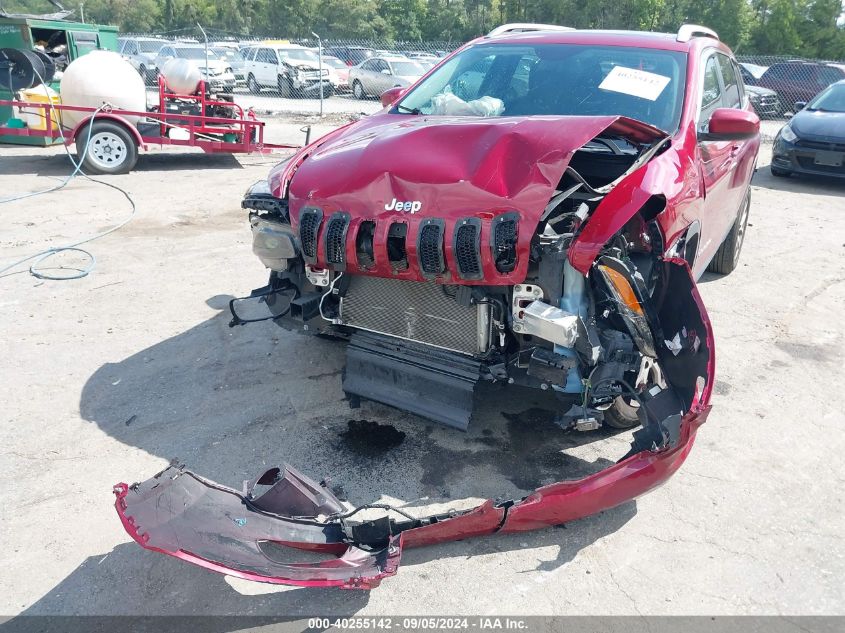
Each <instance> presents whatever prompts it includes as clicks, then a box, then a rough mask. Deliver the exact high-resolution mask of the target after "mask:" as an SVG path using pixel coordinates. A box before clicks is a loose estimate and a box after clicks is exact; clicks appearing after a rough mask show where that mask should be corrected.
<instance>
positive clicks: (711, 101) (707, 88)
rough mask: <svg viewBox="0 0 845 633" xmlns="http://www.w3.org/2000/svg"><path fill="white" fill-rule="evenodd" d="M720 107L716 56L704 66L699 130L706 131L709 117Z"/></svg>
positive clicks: (720, 98)
mask: <svg viewBox="0 0 845 633" xmlns="http://www.w3.org/2000/svg"><path fill="white" fill-rule="evenodd" d="M721 106H722V87H721V85H720V83H719V67H718V62H717V60H716V55H711V56H710V57H709V58H708V59H707V63H706V64H705V65H704V85H703V87H702V91H701V109H700V110H699V112H700V113H701V114H700V116H699V118H698V127H699V129H700V130H706V129H707V124H708V122H709V121H710V115H711V114H713V111H714V110H715V109H716V108H719V107H721Z"/></svg>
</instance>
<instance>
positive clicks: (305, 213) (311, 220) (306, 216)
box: [299, 209, 323, 264]
mask: <svg viewBox="0 0 845 633" xmlns="http://www.w3.org/2000/svg"><path fill="white" fill-rule="evenodd" d="M322 221H323V212H322V210H320V209H303V210H302V212H301V213H300V214H299V241H300V243H301V244H302V257H303V259H305V261H306V262H308V263H309V264H315V263H316V262H317V234H318V233H319V232H320V223H321V222H322Z"/></svg>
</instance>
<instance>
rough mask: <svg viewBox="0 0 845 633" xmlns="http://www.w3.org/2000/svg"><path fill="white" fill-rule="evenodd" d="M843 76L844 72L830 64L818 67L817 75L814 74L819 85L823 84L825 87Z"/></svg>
mask: <svg viewBox="0 0 845 633" xmlns="http://www.w3.org/2000/svg"><path fill="white" fill-rule="evenodd" d="M843 76H845V73H843V72H842V71H841V70H839V69H838V68H834V67H832V66H822V67H821V68H819V69H818V75H816V77H817V78H818V81H819V85H820V86H824V87H825V88H826V87H827V86H829V85H830V84H832V83H835V82H837V81H839V80H840V79H842V78H843Z"/></svg>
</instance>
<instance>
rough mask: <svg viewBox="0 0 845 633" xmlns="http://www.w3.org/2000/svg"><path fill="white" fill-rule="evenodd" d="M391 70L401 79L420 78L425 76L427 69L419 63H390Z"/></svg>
mask: <svg viewBox="0 0 845 633" xmlns="http://www.w3.org/2000/svg"><path fill="white" fill-rule="evenodd" d="M390 68H391V69H392V70H393V74H394V75H399V76H400V77H420V76H422V75H424V74H425V69H423V67H422V66H420V65H419V64H418V63H417V62H390Z"/></svg>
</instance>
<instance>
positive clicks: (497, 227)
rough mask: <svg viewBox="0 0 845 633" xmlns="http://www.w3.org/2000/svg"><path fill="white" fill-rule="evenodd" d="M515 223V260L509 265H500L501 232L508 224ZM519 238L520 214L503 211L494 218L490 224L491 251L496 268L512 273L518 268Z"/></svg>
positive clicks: (501, 271)
mask: <svg viewBox="0 0 845 633" xmlns="http://www.w3.org/2000/svg"><path fill="white" fill-rule="evenodd" d="M508 223H512V224H513V261H512V262H510V263H509V264H507V265H503V266H499V262H498V256H499V247H498V244H497V242H498V238H499V232H500V231H502V230H504V227H505V226H506V225H507V224H508ZM518 240H519V214H518V213H516V212H515V211H511V212H509V213H503V214H502V215H498V216H496V217H495V218H493V222H492V223H491V226H490V251H491V253H492V255H493V263H494V264H495V266H496V270H498V271H499V272H500V273H510V272H513V271H514V270H515V269H516V262H517V257H518V254H517V253H518V252H519V249H518V248H517V241H518Z"/></svg>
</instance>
